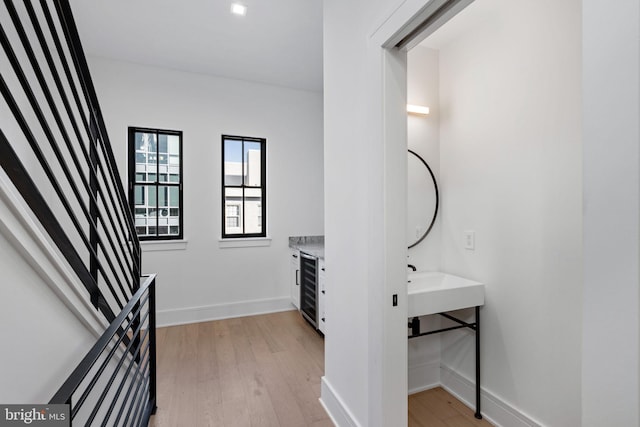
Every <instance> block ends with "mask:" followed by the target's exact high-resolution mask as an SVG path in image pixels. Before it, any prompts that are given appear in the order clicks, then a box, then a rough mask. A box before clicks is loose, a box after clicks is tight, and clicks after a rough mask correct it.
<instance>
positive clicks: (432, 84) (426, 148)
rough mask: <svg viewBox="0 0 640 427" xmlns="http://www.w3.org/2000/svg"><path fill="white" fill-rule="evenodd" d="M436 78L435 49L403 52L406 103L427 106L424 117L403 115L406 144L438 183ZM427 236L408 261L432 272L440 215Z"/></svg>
mask: <svg viewBox="0 0 640 427" xmlns="http://www.w3.org/2000/svg"><path fill="white" fill-rule="evenodd" d="M439 85H440V79H439V63H438V51H437V50H435V49H429V48H426V47H423V46H417V47H415V48H413V49H412V50H411V51H409V53H408V54H407V103H409V104H414V105H424V106H427V107H430V111H429V115H428V116H417V115H413V114H409V115H407V126H408V130H407V136H408V146H409V148H410V149H411V150H413V151H415V152H416V153H418V154H419V155H420V156H421V157H422V158H423V159H424V160H425V161H426V162H427V163H428V164H429V167H431V170H432V171H433V173H434V175H435V176H436V181H437V182H438V183H439V182H440V113H439V110H440V108H439V105H440V87H439ZM441 215H442V212H439V213H438V216H437V217H436V222H435V224H434V226H433V228H432V229H431V232H430V233H429V235H428V236H427V237H426V238H425V239H424V240H423V241H422V242H420V244H418V245H417V246H414V247H413V248H411V249H409V262H410V263H411V264H413V265H415V266H416V268H418V270H426V271H434V270H438V269H439V268H440V261H441V260H440V240H441V235H440V233H441V231H440V228H441V227H440V223H441V221H440V218H441Z"/></svg>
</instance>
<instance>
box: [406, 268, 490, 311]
mask: <svg viewBox="0 0 640 427" xmlns="http://www.w3.org/2000/svg"><path fill="white" fill-rule="evenodd" d="M408 295H409V310H408V314H409V317H415V316H425V315H427V314H435V313H442V312H444V311H452V310H459V309H462V308H468V307H475V306H478V305H483V304H484V284H483V283H480V282H476V281H474V280H469V279H465V278H462V277H458V276H454V275H452V274H446V273H439V272H417V273H411V274H409V283H408Z"/></svg>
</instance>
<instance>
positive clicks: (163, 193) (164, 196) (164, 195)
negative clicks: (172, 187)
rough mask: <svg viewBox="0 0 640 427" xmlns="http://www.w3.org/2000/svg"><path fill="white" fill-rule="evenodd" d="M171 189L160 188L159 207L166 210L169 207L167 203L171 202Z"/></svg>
mask: <svg viewBox="0 0 640 427" xmlns="http://www.w3.org/2000/svg"><path fill="white" fill-rule="evenodd" d="M168 196H169V189H168V188H167V187H165V186H160V187H159V188H158V207H160V208H164V207H167V202H168V201H169V200H168V199H169V197H168Z"/></svg>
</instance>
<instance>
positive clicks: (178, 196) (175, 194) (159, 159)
mask: <svg viewBox="0 0 640 427" xmlns="http://www.w3.org/2000/svg"><path fill="white" fill-rule="evenodd" d="M129 201H130V204H131V205H132V206H131V207H132V210H133V213H134V217H135V227H136V231H137V233H138V237H139V238H140V239H141V240H154V239H155V240H166V239H179V238H182V235H183V232H182V228H183V226H182V132H179V131H167V130H158V129H146V128H133V127H132V128H129Z"/></svg>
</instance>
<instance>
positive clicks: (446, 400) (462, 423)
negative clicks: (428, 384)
mask: <svg viewBox="0 0 640 427" xmlns="http://www.w3.org/2000/svg"><path fill="white" fill-rule="evenodd" d="M473 413H474V412H473V411H472V410H471V409H469V408H468V407H467V406H465V405H464V404H463V403H462V402H460V401H459V400H458V399H456V398H455V397H453V396H452V395H451V394H449V393H447V392H446V391H445V390H444V389H442V388H440V387H438V388H434V389H431V390H427V391H423V392H421V393H416V394H412V395H410V396H409V426H410V427H475V426H481V427H491V426H492V425H491V424H489V423H488V422H487V421H486V420H478V419H476V418H475V417H474V415H473Z"/></svg>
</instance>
